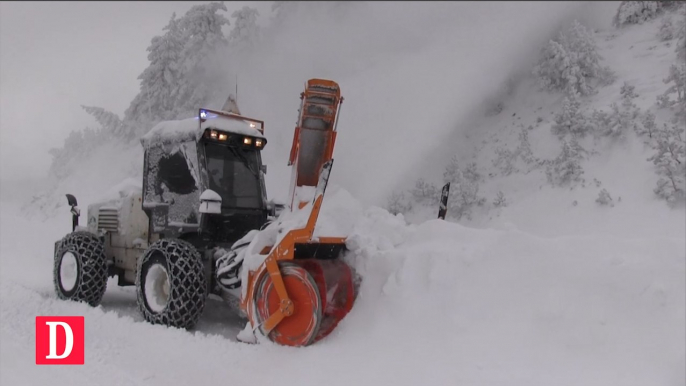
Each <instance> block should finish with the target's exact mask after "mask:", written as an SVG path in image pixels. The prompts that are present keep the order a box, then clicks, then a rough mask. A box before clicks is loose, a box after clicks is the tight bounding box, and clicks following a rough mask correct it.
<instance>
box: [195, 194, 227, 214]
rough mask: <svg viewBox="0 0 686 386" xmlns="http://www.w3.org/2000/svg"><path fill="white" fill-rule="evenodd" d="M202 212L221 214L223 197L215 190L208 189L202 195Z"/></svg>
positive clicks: (200, 210)
mask: <svg viewBox="0 0 686 386" xmlns="http://www.w3.org/2000/svg"><path fill="white" fill-rule="evenodd" d="M198 212H200V213H208V214H221V212H222V197H221V196H220V195H219V194H217V192H215V191H214V190H211V189H207V190H205V191H204V192H202V194H201V195H200V209H198Z"/></svg>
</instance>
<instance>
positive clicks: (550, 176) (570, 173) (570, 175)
mask: <svg viewBox="0 0 686 386" xmlns="http://www.w3.org/2000/svg"><path fill="white" fill-rule="evenodd" d="M585 154H586V150H584V149H583V148H582V147H581V145H579V143H578V142H577V140H576V138H574V137H572V138H570V139H563V141H562V151H561V152H560V154H559V155H558V156H557V157H556V158H555V159H553V160H549V161H548V162H547V165H546V171H545V173H546V178H547V180H548V182H549V183H550V184H551V185H553V186H560V187H563V186H573V185H574V184H575V183H577V182H581V181H582V180H583V178H582V175H583V174H584V170H583V168H582V166H581V160H583V158H584V155H585Z"/></svg>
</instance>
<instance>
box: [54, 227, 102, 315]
mask: <svg viewBox="0 0 686 386" xmlns="http://www.w3.org/2000/svg"><path fill="white" fill-rule="evenodd" d="M53 283H54V285H55V292H56V293H57V297H59V298H60V299H65V300H75V301H79V302H85V303H88V304H90V305H91V306H93V307H95V306H97V305H98V304H100V301H101V300H102V296H103V295H104V294H105V289H107V257H106V256H105V250H104V247H103V245H102V242H100V239H98V237H97V236H96V235H94V234H92V233H89V232H81V231H80V232H72V233H70V234H68V235H67V236H65V237H64V238H63V239H62V240H61V241H60V242H59V244H58V247H57V249H56V251H55V264H54V267H53Z"/></svg>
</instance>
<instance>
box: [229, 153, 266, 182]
mask: <svg viewBox="0 0 686 386" xmlns="http://www.w3.org/2000/svg"><path fill="white" fill-rule="evenodd" d="M228 148H229V149H230V150H231V152H232V153H233V155H235V156H236V157H238V159H240V160H241V161H242V162H243V165H245V167H246V168H248V170H250V172H251V173H252V174H253V175H254V176H255V177H259V174H258V173H257V171H255V170H253V168H252V167H251V166H250V161H248V159H247V158H246V157H245V155H243V154H242V153H241V152H239V151H238V150H237V149H236V148H234V147H231V146H228Z"/></svg>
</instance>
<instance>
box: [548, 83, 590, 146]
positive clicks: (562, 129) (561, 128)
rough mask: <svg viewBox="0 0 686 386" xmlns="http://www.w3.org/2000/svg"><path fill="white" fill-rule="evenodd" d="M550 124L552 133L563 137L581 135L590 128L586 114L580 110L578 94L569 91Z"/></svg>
mask: <svg viewBox="0 0 686 386" xmlns="http://www.w3.org/2000/svg"><path fill="white" fill-rule="evenodd" d="M554 122H555V123H554V124H553V125H552V126H551V131H552V132H553V134H555V135H557V136H560V137H563V136H565V135H574V136H580V137H583V136H584V135H586V134H587V133H588V132H590V131H591V130H592V128H593V127H592V126H591V124H590V122H589V120H588V119H587V118H586V116H585V115H584V114H583V113H582V112H581V102H580V100H579V94H578V93H576V92H570V94H569V95H568V96H567V97H565V99H564V101H563V102H562V111H560V112H559V113H558V114H557V115H555V118H554Z"/></svg>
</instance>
